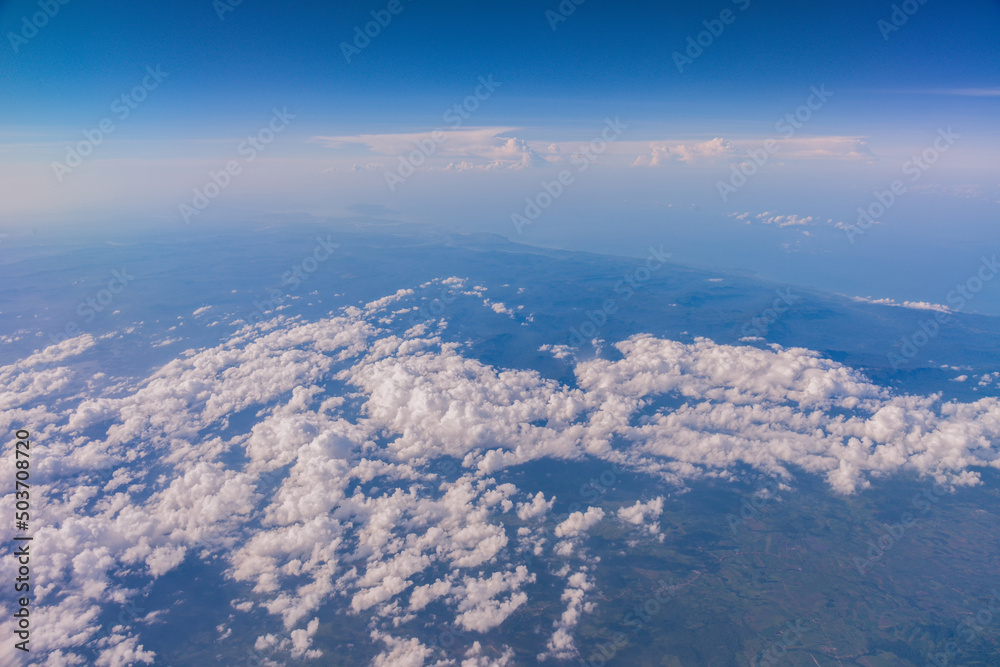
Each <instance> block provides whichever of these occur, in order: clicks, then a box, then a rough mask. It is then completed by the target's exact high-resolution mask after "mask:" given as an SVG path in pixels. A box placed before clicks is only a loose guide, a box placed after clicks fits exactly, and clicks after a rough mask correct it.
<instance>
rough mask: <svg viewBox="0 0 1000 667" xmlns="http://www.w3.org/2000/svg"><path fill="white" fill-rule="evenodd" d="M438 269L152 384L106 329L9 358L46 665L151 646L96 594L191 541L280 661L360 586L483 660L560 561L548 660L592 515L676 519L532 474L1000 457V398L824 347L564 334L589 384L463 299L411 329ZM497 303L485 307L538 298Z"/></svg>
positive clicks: (138, 658)
mask: <svg viewBox="0 0 1000 667" xmlns="http://www.w3.org/2000/svg"><path fill="white" fill-rule="evenodd" d="M448 281H449V284H453V285H463V282H462V281H461V280H459V279H448ZM438 282H441V281H438ZM434 284H435V285H436V284H437V283H436V282H435V283H434ZM431 288H432V285H431V283H428V284H425V285H423V286H421V288H420V289H418V290H400V291H398V292H396V293H395V294H392V295H389V296H387V297H385V298H382V299H379V300H377V301H373V302H371V303H369V304H367V305H366V306H363V307H348V308H345V309H343V310H342V311H340V312H339V313H337V314H336V315H334V316H331V317H329V318H327V319H323V320H320V321H316V322H303V321H300V320H295V319H288V318H284V317H279V318H278V319H275V320H272V321H270V322H265V323H262V324H260V325H257V326H255V327H245V328H244V329H242V330H241V331H239V332H237V333H236V334H235V335H234V336H232V337H231V338H230V339H229V340H226V341H225V342H223V343H222V344H220V345H218V346H216V347H213V348H208V349H202V350H188V351H187V352H185V353H183V354H182V355H180V356H179V357H178V358H177V359H175V360H173V361H172V362H170V363H168V364H166V365H165V366H163V367H162V368H160V369H159V370H157V371H156V372H155V373H153V374H152V375H151V376H150V377H148V378H145V379H143V380H141V381H139V382H129V381H112V379H110V378H106V377H103V376H102V377H96V378H95V377H89V376H88V374H87V371H86V370H85V368H84V367H82V366H81V365H80V364H79V363H77V362H78V360H79V359H80V358H81V356H82V355H85V354H86V353H88V351H93V349H94V348H95V346H98V345H100V341H96V340H95V339H93V338H92V337H90V336H80V337H77V338H74V339H70V340H67V341H64V342H62V343H60V344H58V345H54V346H51V347H49V348H47V349H45V350H42V351H39V352H37V353H35V354H33V355H31V356H29V357H27V358H25V359H22V360H20V361H18V362H16V363H13V364H10V365H8V366H5V367H3V368H0V377H2V378H3V379H4V387H5V388H6V389H5V393H3V394H0V401H2V402H3V405H4V410H3V412H2V413H0V422H3V424H2V425H3V427H4V428H6V429H7V430H8V431H12V430H13V429H15V428H20V427H22V426H23V425H31V428H32V431H33V432H34V438H35V441H36V443H37V444H36V445H35V447H36V449H35V450H34V452H33V454H34V455H35V456H37V460H38V461H39V463H38V468H37V470H36V471H35V474H36V475H37V479H38V480H40V482H39V483H38V486H37V487H36V489H37V493H38V497H39V498H44V499H45V501H44V502H45V511H44V512H43V513H42V514H41V515H40V518H39V521H38V522H37V523H36V526H35V535H36V543H37V544H38V545H39V549H40V551H39V562H45V563H46V565H45V567H44V568H39V569H38V571H37V578H36V587H37V588H36V592H37V594H38V602H39V606H38V607H37V611H36V612H35V613H36V618H37V627H38V628H39V630H38V633H37V636H36V637H35V639H36V641H37V643H38V646H39V654H40V655H44V656H45V662H44V663H42V662H40V663H39V664H49V665H73V664H85V663H94V664H99V665H104V664H106V665H116V664H127V663H129V662H145V663H147V664H152V663H153V661H154V660H155V658H154V656H153V654H152V652H151V651H149V650H148V649H146V648H144V646H143V643H142V635H143V632H144V631H145V629H146V627H147V623H146V622H144V621H143V620H142V619H138V618H137V619H133V620H131V621H128V622H123V623H121V624H119V625H117V626H116V627H115V628H105V627H102V625H101V623H100V621H99V620H98V616H99V613H100V612H101V611H102V610H103V609H107V608H108V607H109V606H111V605H126V604H129V603H132V602H134V601H136V600H141V596H142V594H143V589H142V587H140V588H136V587H135V586H134V585H128V586H127V585H125V584H123V583H122V582H124V581H134V580H143V581H147V582H152V581H155V580H156V579H158V578H160V577H163V576H164V575H166V574H168V573H170V572H172V571H174V570H175V569H176V568H178V567H180V566H181V565H182V564H183V563H184V562H185V561H186V560H187V559H191V558H202V559H211V558H217V559H218V562H221V563H223V573H222V574H223V576H225V577H226V578H228V579H230V580H232V581H234V582H237V583H239V584H242V585H245V586H246V591H247V593H246V597H245V598H243V599H238V600H233V601H232V613H231V615H230V617H229V621H228V622H227V624H223V625H222V626H220V630H219V632H220V636H221V635H227V632H226V630H227V627H228V624H231V625H234V626H235V625H239V624H240V623H241V617H242V616H243V615H245V614H247V613H249V612H251V611H252V610H254V609H261V610H263V611H265V612H267V614H269V616H270V617H271V618H272V619H273V622H274V627H273V628H272V629H271V631H270V632H262V634H261V635H260V636H259V637H258V638H257V642H256V645H257V650H258V651H259V652H260V654H261V655H262V656H265V657H271V658H274V659H279V660H280V659H282V657H283V656H284V657H291V658H317V659H318V658H320V657H321V654H322V652H321V650H320V649H318V648H316V647H315V646H314V645H313V643H314V637H315V634H316V628H317V623H318V620H317V619H318V614H319V613H320V608H321V607H322V606H323V605H324V604H328V603H330V602H331V601H334V600H341V601H342V603H343V604H342V607H343V612H342V613H345V614H354V615H359V616H361V617H362V618H364V619H366V622H367V623H368V625H369V629H370V633H371V638H372V640H373V641H375V642H376V643H377V644H378V645H379V646H381V647H382V649H381V654H380V655H379V657H378V658H377V659H376V661H375V664H384V665H397V664H398V665H402V664H421V660H423V659H424V658H426V661H427V662H428V663H429V664H433V663H434V661H436V660H456V661H458V662H463V661H464V662H463V664H487V663H486V662H484V661H485V660H486V658H485V657H484V655H483V654H482V647H481V646H479V645H478V644H477V645H473V643H472V642H473V641H474V640H475V639H477V638H478V637H479V636H480V635H481V633H485V632H488V631H489V630H491V629H493V628H496V627H497V626H499V625H500V624H502V623H504V621H506V620H507V619H508V618H510V617H511V615H513V614H515V613H518V610H519V609H522V608H523V607H524V606H525V605H526V604H528V603H529V601H530V599H531V596H532V595H533V586H534V585H535V584H536V582H537V580H538V575H539V574H542V571H541V570H540V569H539V568H541V569H544V570H546V573H547V574H549V575H554V576H557V577H560V578H562V579H564V581H565V584H564V593H563V594H562V605H563V608H562V609H561V610H559V611H557V612H553V613H555V614H556V615H555V616H553V618H552V626H551V627H552V630H551V636H550V638H549V640H548V642H547V648H546V650H545V651H544V652H543V653H542V654H541V655H540V656H539V659H549V658H568V657H573V656H574V655H575V654H576V653H575V652H576V649H575V642H574V640H573V630H574V628H575V626H576V624H577V623H578V620H579V618H580V615H581V614H586V613H588V611H590V610H592V609H593V605H594V604H596V603H597V598H596V597H595V590H594V589H595V584H594V578H593V575H592V569H593V568H594V567H599V563H598V562H597V561H596V560H595V559H593V558H592V557H591V556H589V555H588V553H587V549H586V545H587V540H588V539H589V538H588V536H589V535H590V534H591V533H592V532H593V531H596V530H599V529H600V527H601V526H602V525H603V524H605V523H606V522H617V524H618V525H620V526H625V527H628V528H629V529H630V530H634V531H635V539H651V540H662V539H663V536H662V535H661V531H660V530H659V517H660V514H661V513H662V511H663V508H664V499H663V498H662V497H656V498H649V497H648V496H647V497H642V496H637V497H636V499H635V503H634V504H632V505H628V506H625V507H618V508H611V507H600V506H593V507H587V508H584V509H582V510H580V511H578V512H574V513H571V514H569V515H567V516H562V517H553V516H552V513H551V511H550V510H551V508H552V506H553V502H554V500H555V498H553V496H552V494H551V492H550V491H549V490H548V489H545V488H541V487H539V486H537V484H535V483H530V482H521V485H520V486H518V485H515V484H513V483H511V482H510V481H508V477H509V476H508V472H510V471H514V470H517V469H518V468H520V467H522V466H525V465H526V464H528V463H531V462H535V461H541V460H547V461H550V462H551V463H552V464H553V465H555V464H557V462H558V461H570V460H584V459H589V460H602V461H606V462H609V463H612V464H615V465H617V466H620V467H623V468H626V469H629V470H631V471H634V472H637V473H641V474H643V475H646V476H648V478H649V479H650V480H659V481H661V482H666V483H669V484H678V485H681V484H683V483H684V482H685V481H686V480H691V479H696V478H701V477H721V478H727V477H731V476H732V475H734V474H735V470H737V469H741V468H744V467H746V466H750V467H753V468H755V469H757V470H760V471H763V472H765V473H767V474H770V475H774V476H777V477H781V478H785V479H786V480H792V479H793V476H794V475H795V473H796V472H798V471H807V472H810V473H813V474H816V475H820V476H822V477H823V478H824V479H825V480H826V481H827V483H828V484H829V486H830V488H831V489H832V490H833V491H835V492H837V493H843V494H850V493H854V492H856V491H857V490H858V489H863V488H865V487H866V486H868V485H869V483H870V480H871V479H873V478H876V477H880V476H885V475H891V474H897V473H904V472H905V473H912V474H919V475H928V476H931V477H933V478H935V479H936V480H937V481H939V482H942V483H944V484H952V485H972V484H976V483H977V482H978V474H977V472H976V468H977V467H983V466H992V467H1000V457H998V443H1000V402H998V401H997V399H993V398H985V399H982V400H979V401H976V402H974V403H955V402H949V403H943V402H942V401H941V400H940V397H939V396H937V395H931V396H913V395H899V394H895V393H892V392H890V391H889V390H887V389H885V388H883V387H880V386H878V385H875V384H873V383H872V382H870V381H869V380H868V379H866V378H865V377H864V376H862V375H861V374H860V373H858V372H857V371H855V370H853V369H851V368H849V367H846V366H843V365H841V364H838V363H836V362H834V361H831V360H828V359H824V358H822V357H821V356H820V355H818V354H817V353H815V352H812V351H809V350H805V349H798V348H790V349H785V348H780V347H778V346H772V347H771V348H768V349H759V348H755V347H737V346H727V345H718V344H716V343H714V342H712V341H711V340H707V339H697V340H695V341H694V342H691V343H681V342H677V341H671V340H663V339H658V338H656V337H653V336H650V335H637V336H633V337H631V338H629V339H627V340H624V341H620V342H618V343H617V344H615V345H614V348H615V350H616V353H615V354H614V355H613V358H612V357H611V356H608V357H597V358H586V359H584V358H580V359H574V358H573V357H572V354H570V356H569V357H567V356H566V353H567V351H566V350H563V349H560V353H559V356H560V357H563V358H564V359H563V360H564V361H566V362H567V363H571V364H572V369H573V373H574V374H575V379H576V382H575V384H574V385H573V386H570V385H567V384H565V383H561V382H558V381H556V380H553V379H549V378H546V377H544V376H542V375H541V374H539V373H538V372H536V371H533V370H518V369H509V368H498V367H494V366H491V365H489V364H486V363H484V362H482V361H480V360H478V359H476V358H473V357H471V356H469V354H468V347H467V346H466V345H464V344H463V343H461V342H455V341H448V340H446V339H445V337H444V335H443V333H441V332H442V331H443V330H446V329H447V322H446V321H444V320H436V319H434V320H430V321H427V322H423V323H420V324H417V325H408V324H407V322H408V320H409V318H410V317H411V316H412V314H413V312H415V310H416V309H417V308H418V307H419V303H420V300H421V299H422V298H423V297H424V295H423V293H422V292H423V291H424V290H429V289H431ZM484 291H485V290H484V289H483V288H477V289H476V290H474V293H475V294H476V295H477V297H481V295H482V293H483V292H484ZM481 303H482V304H483V305H482V309H483V316H484V317H493V318H503V319H505V320H507V318H508V317H512V316H514V317H526V316H530V314H525V315H524V316H522V315H519V314H516V313H518V312H519V311H518V310H517V304H512V305H510V306H505V307H504V308H503V309H502V310H503V312H499V311H498V310H497V309H496V308H495V306H496V305H497V304H494V303H492V302H491V301H490V300H489V299H485V300H482V301H481ZM508 310H509V313H508V312H507V311H508ZM515 314H516V315H515ZM508 321H509V320H508ZM407 327H409V328H407ZM569 352H570V353H571V352H572V351H569ZM5 458H6V459H10V454H9V452H8V453H7V455H6V456H5ZM4 469H5V470H12V469H13V466H12V465H11V461H9V460H6V461H4ZM275 479H277V480H278V481H277V483H275V482H274V480H275ZM41 480H44V482H41ZM11 486H12V485H8V487H7V488H11ZM6 500H7V501H8V502H11V503H12V502H13V500H12V498H10V497H7V498H6ZM529 554H530V555H531V556H532V558H531V559H528V558H527V556H528V555H529ZM3 567H4V568H7V569H8V570H9V569H10V567H11V564H10V563H4V564H3ZM6 574H10V573H9V572H6ZM6 604H7V603H5V605H6ZM139 606H142V605H141V604H140V605H139ZM9 611H11V610H10V609H9V608H8V607H6V606H5V607H4V612H5V613H4V617H5V618H10V614H9V613H6V612H9ZM418 615H419V617H420V619H422V620H424V621H427V620H428V619H432V622H433V623H434V624H436V625H435V627H439V628H441V629H442V631H444V630H447V631H449V632H452V633H455V634H456V635H461V636H463V637H466V638H468V640H469V641H467V642H464V643H463V646H464V647H465V648H464V649H463V651H467V653H466V654H462V655H455V656H451V655H450V654H449V652H448V651H447V650H446V649H444V648H443V647H442V646H439V645H428V644H426V643H423V642H422V641H421V640H420V639H419V638H418V637H417V636H414V635H413V634H412V628H413V627H414V626H413V624H414V623H416V622H417V618H418ZM11 630H12V625H11V623H10V622H9V621H4V622H3V623H0V631H2V632H7V633H9V632H10V631H11ZM477 646H478V648H477ZM82 647H88V648H82ZM93 647H96V652H95V651H94V650H93ZM0 650H2V651H10V650H11V649H10V648H9V646H7V647H5V648H3V649H0ZM505 651H506V649H505ZM503 655H506V656H507V657H506V658H502V659H501V662H499V663H496V664H503V661H505V660H509V659H510V654H509V653H507V652H504V653H503ZM414 656H417V657H416V658H415V657H414ZM420 656H423V658H421V657H420ZM10 658H11V654H9V653H7V654H4V659H10ZM491 659H492V658H491ZM408 660H409V661H410V662H407V661H408ZM415 660H416V661H415ZM442 664H458V663H457V662H455V663H442Z"/></svg>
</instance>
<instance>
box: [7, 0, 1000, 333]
mask: <svg viewBox="0 0 1000 667" xmlns="http://www.w3.org/2000/svg"><path fill="white" fill-rule="evenodd" d="M45 7H48V13H49V14H51V16H46V15H45V14H44V13H39V12H43V11H45ZM379 19H381V21H382V23H384V25H377V24H376V23H373V21H378V20H379ZM0 25H2V26H3V31H4V42H5V43H4V44H3V48H0V89H2V90H3V91H4V92H5V95H4V103H3V105H0V178H2V181H3V183H4V186H5V190H7V192H8V193H9V194H8V196H6V197H4V198H3V201H2V202H0V228H3V230H4V232H5V233H9V234H15V235H16V234H18V233H20V232H21V231H23V230H26V229H29V228H34V226H37V225H76V226H82V227H85V228H86V227H88V226H94V225H95V223H97V222H102V223H108V222H110V223H112V224H121V225H130V226H134V225H137V224H142V225H151V226H154V227H157V228H163V229H168V230H171V229H176V230H182V229H183V228H184V226H185V225H189V224H192V223H199V224H215V223H235V224H239V223H240V222H241V221H248V222H249V221H252V220H254V219H256V218H258V217H260V216H265V215H268V216H274V215H289V216H291V215H308V216H315V217H319V218H326V217H337V218H365V219H378V220H383V219H389V220H394V221H402V222H420V223H429V224H433V225H439V226H442V227H446V228H449V229H456V230H461V231H487V232H492V233H497V234H501V235H503V236H506V237H508V238H511V239H514V240H517V241H520V242H524V243H529V244H538V245H547V246H555V247H563V248H572V249H580V250H588V251H597V252H613V253H617V254H624V255H642V254H644V253H645V252H646V248H647V247H648V246H649V245H651V244H654V243H666V244H668V245H669V246H670V247H671V248H673V250H674V254H675V258H676V259H677V261H681V262H686V263H690V264H697V265H706V266H718V267H724V268H726V267H728V268H734V269H742V270H748V271H752V272H757V273H760V274H761V275H764V276H766V277H769V278H773V279H778V280H785V281H789V282H794V283H801V284H809V285H812V286H817V287H821V288H824V289H829V290H832V291H838V292H842V293H849V294H851V295H857V296H871V297H873V298H896V299H900V300H927V301H937V302H940V301H943V299H944V298H945V295H946V294H947V292H948V290H949V289H950V287H951V286H952V284H953V283H954V281H961V280H964V279H965V278H966V277H967V276H968V275H971V272H974V271H975V269H976V267H977V266H978V264H979V262H980V259H981V258H980V256H979V255H977V253H979V254H982V253H983V252H986V251H987V250H989V248H988V247H987V246H988V245H989V244H990V243H992V240H993V238H994V237H995V232H994V230H995V224H996V218H997V216H996V214H997V212H998V211H997V206H998V202H1000V174H998V171H997V167H996V159H995V158H996V155H997V153H998V149H1000V139H998V135H997V130H996V118H997V111H998V109H997V106H998V104H1000V76H998V74H1000V59H998V51H997V49H996V46H995V45H996V36H997V34H998V29H1000V2H996V1H986V0H972V1H970V2H966V3H962V4H961V5H960V6H956V5H955V4H954V3H950V4H949V3H944V2H940V1H939V0H926V1H925V2H924V3H922V4H921V3H920V2H919V0H912V1H911V2H909V3H895V4H894V3H892V2H884V3H883V2H860V1H859V2H853V1H847V2H817V3H808V4H806V3H789V2H763V1H761V0H738V1H735V2H734V1H732V0H725V1H721V0H720V1H718V2H685V3H656V4H655V5H651V4H649V3H638V2H616V3H608V2H601V1H600V0H586V1H585V2H582V3H580V4H578V5H577V4H575V3H573V2H572V1H571V0H566V2H563V3H562V4H560V3H559V2H555V1H552V2H516V1H515V2H478V3H458V2H430V1H428V2H421V1H420V0H399V1H398V2H393V3H390V2H388V0H386V1H385V2H382V1H376V2H349V3H336V4H331V3H318V2H293V3H287V4H281V5H279V4H277V3H270V4H265V3H260V2H253V1H251V0H245V1H243V2H240V3H239V4H233V1H232V0H225V1H223V0H219V1H218V2H215V3H213V2H209V1H207V0H201V1H198V2H178V3H172V4H171V5H169V6H146V5H142V4H138V5H127V6H122V5H120V4H119V3H115V4H112V3H108V2H89V3H82V2H76V1H74V0H70V1H69V2H67V3H66V4H59V3H58V2H56V4H53V5H47V4H46V3H45V1H44V0H43V1H42V2H41V4H39V2H37V0H36V2H28V1H14V2H2V3H0ZM366 29H367V30H368V31H369V33H371V34H372V35H374V36H371V37H366V36H364V35H363V32H364V31H365V30H366ZM359 35H360V36H359ZM483 82H485V83H483ZM123 95H124V96H125V98H124V99H123V97H122V96H123ZM133 96H134V97H135V98H136V99H133ZM138 98H141V100H140V99H138ZM456 105H457V107H456ZM789 114H791V116H789ZM795 114H798V120H796V116H795ZM268 128H270V129H268ZM612 128H613V129H612ZM436 130H437V131H439V133H438V134H436V135H435V134H434V133H435V131H436ZM262 133H263V134H262ZM602 133H604V136H603V139H602ZM253 137H257V139H258V141H257V142H256V144H255V143H254V142H253V141H250V143H249V144H248V143H247V140H248V138H253ZM941 137H950V138H951V139H950V141H945V140H944V139H941ZM265 140H267V141H265ZM605 140H607V141H605ZM769 141H771V142H772V143H770V144H768V142H769ZM935 142H938V146H937V148H934V146H935ZM767 145H770V147H771V150H770V151H769V152H768V153H767V154H766V155H764V154H762V153H761V151H762V150H763V149H764V147H765V146H767ZM588 148H589V150H588ZM939 149H940V150H939ZM84 152H86V153H87V155H85V156H84V155H81V154H82V153H84ZM925 152H927V153H926V154H927V155H928V156H930V157H931V158H933V161H931V162H930V163H929V164H923V165H921V166H917V167H914V163H913V158H914V157H916V158H919V157H920V156H921V155H923V154H925ZM78 155H79V157H77V156H78ZM753 155H758V156H759V157H758V158H757V159H756V160H754V158H753ZM762 155H764V158H766V159H764V158H762V157H760V156H762ZM762 160H763V162H762ZM755 161H756V162H757V163H758V164H756V165H754V164H752V163H753V162H755ZM77 162H78V163H77ZM404 163H405V164H404ZM740 165H743V167H742V170H743V173H744V175H746V174H748V173H750V175H749V176H748V177H747V178H746V182H745V183H742V182H741V181H742V179H741V178H740V176H739V175H737V174H736V170H738V169H740ZM755 167H756V168H755ZM925 167H926V168H925ZM411 171H412V173H410V172H411ZM227 172H228V173H227ZM751 172H752V173H751ZM213 174H215V176H214V177H213V176H212V175H213ZM560 174H562V178H563V181H565V182H564V183H563V186H564V187H563V188H562V189H560V190H559V192H558V194H557V195H556V196H555V198H554V200H553V201H552V202H551V203H550V205H548V206H539V204H543V203H545V202H547V201H548V200H547V199H546V193H548V194H549V195H550V196H551V192H553V191H555V190H556V189H558V188H556V186H553V185H551V184H552V183H557V184H558V181H559V178H560ZM734 179H735V180H734ZM897 180H899V181H902V186H903V187H905V193H904V194H901V195H900V196H898V197H894V198H893V200H892V203H891V205H889V206H888V207H886V210H884V211H883V212H881V213H879V208H878V206H875V208H874V210H873V209H871V207H872V206H873V205H874V204H876V203H877V200H878V199H879V193H885V192H891V190H892V184H893V182H894V181H897ZM213 181H214V183H213ZM546 184H549V186H548V188H546ZM727 186H728V187H727ZM903 187H901V188H900V191H901V192H903ZM206 188H208V192H207V193H206ZM730 188H734V189H730ZM207 195H214V196H210V197H209V196H207ZM539 197H541V200H539ZM882 201H887V200H886V199H885V196H884V195H883V196H882ZM532 202H534V204H535V206H537V207H538V213H539V215H538V216H537V217H534V218H532V217H531V216H530V215H529V214H532V213H534V212H535V211H534V209H532V208H531V206H532ZM201 204H205V205H204V206H200V205H201ZM859 207H860V209H861V210H868V211H872V212H874V213H879V215H876V216H875V217H876V218H878V219H874V218H873V223H872V224H871V225H870V226H869V227H867V228H862V229H860V233H859V229H858V228H857V227H854V228H853V230H852V229H848V228H849V227H852V226H854V225H857V224H858V222H859V220H861V218H859V215H860V212H859V210H858V209H859ZM192 211H193V212H192ZM518 216H520V217H518ZM741 216H742V217H741ZM525 220H527V223H525ZM862 222H863V220H862ZM929 266H933V267H936V268H935V270H934V271H929V270H928V267H929ZM995 292H996V294H997V296H994V295H993V294H992V293H989V292H988V291H985V290H984V292H983V295H982V298H981V299H979V300H978V302H977V303H976V304H975V308H976V309H977V310H980V311H982V312H998V313H1000V289H997V290H995Z"/></svg>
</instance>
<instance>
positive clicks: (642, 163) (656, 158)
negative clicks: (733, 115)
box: [633, 137, 735, 167]
mask: <svg viewBox="0 0 1000 667" xmlns="http://www.w3.org/2000/svg"><path fill="white" fill-rule="evenodd" d="M649 151H650V152H649V155H640V156H638V157H637V158H636V159H635V162H633V166H635V167H659V166H661V165H663V164H665V163H668V162H686V163H687V162H693V161H695V160H699V159H712V158H717V157H723V156H727V155H733V154H734V153H735V148H734V147H733V145H732V144H731V143H729V142H728V141H726V140H725V139H723V138H722V137H716V138H714V139H710V140H708V141H700V142H695V143H690V144H670V143H668V142H662V141H654V142H652V143H651V144H650V145H649Z"/></svg>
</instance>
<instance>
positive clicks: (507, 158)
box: [309, 127, 546, 171]
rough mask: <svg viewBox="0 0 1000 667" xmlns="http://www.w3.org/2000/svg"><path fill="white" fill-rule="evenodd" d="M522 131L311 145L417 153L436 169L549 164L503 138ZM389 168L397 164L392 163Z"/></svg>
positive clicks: (320, 139) (338, 139)
mask: <svg viewBox="0 0 1000 667" xmlns="http://www.w3.org/2000/svg"><path fill="white" fill-rule="evenodd" d="M517 129H518V128H513V127H477V128H462V129H437V130H433V131H430V132H414V133H391V134H359V135H352V136H335V137H330V136H315V137H312V138H310V140H309V141H310V142H311V143H315V144H319V145H320V146H323V147H325V148H332V149H337V150H345V149H351V148H354V149H355V150H357V149H358V148H364V149H366V151H367V152H368V153H371V154H376V155H389V156H401V157H403V158H406V157H407V156H409V155H411V154H413V155H415V156H416V159H415V160H413V162H414V163H417V162H416V160H419V164H423V163H424V162H425V161H426V162H427V164H428V165H429V166H432V167H433V168H436V169H445V170H449V171H466V170H483V169H498V168H504V169H520V168H525V167H531V166H536V165H542V164H545V162H546V161H545V159H544V158H543V157H542V156H541V155H540V154H539V153H538V152H537V151H536V150H535V149H533V148H532V147H531V146H529V145H528V143H527V142H526V141H524V140H522V139H518V138H516V137H505V136H500V135H503V134H509V133H510V132H512V131H515V130H517ZM388 168H389V169H395V168H396V165H395V164H392V163H390V164H389V166H388Z"/></svg>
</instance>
